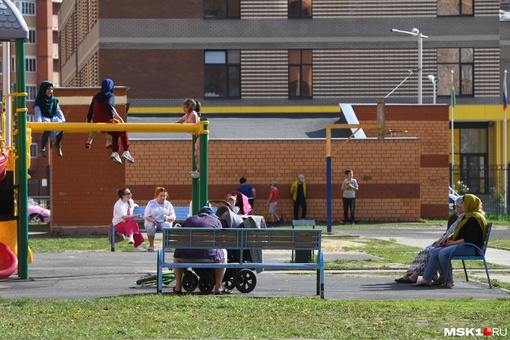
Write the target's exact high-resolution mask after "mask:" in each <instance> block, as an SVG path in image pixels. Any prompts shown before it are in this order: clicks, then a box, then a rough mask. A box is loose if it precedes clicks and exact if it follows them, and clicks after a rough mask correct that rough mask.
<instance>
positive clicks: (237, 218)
mask: <svg viewBox="0 0 510 340" xmlns="http://www.w3.org/2000/svg"><path fill="white" fill-rule="evenodd" d="M239 194H240V195H242V194H241V193H239ZM242 196H244V195H242ZM245 197H246V196H245ZM211 203H220V204H221V206H220V207H218V209H217V210H216V216H218V218H219V219H220V221H221V224H222V226H223V228H265V227H266V225H265V221H264V219H263V218H258V216H242V215H239V214H240V213H241V209H240V210H239V214H236V213H234V212H233V211H232V210H231V209H230V207H229V205H228V202H227V201H225V200H211V201H209V204H211ZM246 203H247V201H246ZM243 208H245V209H248V210H249V211H251V206H250V205H249V203H247V205H244V204H243ZM243 212H244V210H243ZM227 259H228V260H227V261H228V262H232V263H234V262H240V261H241V254H240V252H239V251H238V250H227ZM243 261H244V262H262V250H252V251H245V252H244V254H243ZM261 271H262V269H260V270H257V272H259V273H260V272H261ZM214 282H215V273H214V269H206V268H196V269H188V270H186V271H185V272H184V274H183V278H182V287H183V288H184V289H185V290H186V291H189V292H192V291H194V290H195V289H196V288H197V287H198V288H199V290H200V291H201V292H202V293H204V294H208V293H210V292H211V291H212V290H213V289H214ZM223 285H224V286H225V288H227V289H229V290H233V289H234V288H236V289H237V290H238V291H240V292H241V293H249V292H251V291H252V290H253V289H255V286H256V285H257V277H256V274H255V272H254V271H253V270H250V269H234V268H227V270H226V272H225V275H224V276H223Z"/></svg>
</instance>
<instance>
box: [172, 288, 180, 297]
mask: <svg viewBox="0 0 510 340" xmlns="http://www.w3.org/2000/svg"><path fill="white" fill-rule="evenodd" d="M172 291H173V292H174V294H175V295H182V291H180V290H175V287H174V288H173V289H172Z"/></svg>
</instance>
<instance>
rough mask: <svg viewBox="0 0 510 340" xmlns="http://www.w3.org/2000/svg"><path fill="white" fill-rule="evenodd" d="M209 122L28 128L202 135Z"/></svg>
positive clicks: (30, 124)
mask: <svg viewBox="0 0 510 340" xmlns="http://www.w3.org/2000/svg"><path fill="white" fill-rule="evenodd" d="M206 124H209V122H208V121H202V122H199V123H196V124H190V123H186V124H178V123H168V124H160V123H119V124H112V123H34V122H27V128H30V129H32V132H43V131H51V130H55V131H65V132H90V131H129V132H187V133H201V132H203V131H204V125H206Z"/></svg>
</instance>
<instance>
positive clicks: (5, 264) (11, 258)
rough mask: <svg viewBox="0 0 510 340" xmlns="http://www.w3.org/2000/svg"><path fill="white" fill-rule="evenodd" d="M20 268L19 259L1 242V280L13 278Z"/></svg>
mask: <svg viewBox="0 0 510 340" xmlns="http://www.w3.org/2000/svg"><path fill="white" fill-rule="evenodd" d="M17 267H18V258H17V257H16V254H14V253H13V252H12V251H11V248H10V247H9V246H8V245H7V244H5V243H2V242H0V279H5V278H7V277H9V276H11V275H12V274H13V273H14V272H15V271H16V268H17Z"/></svg>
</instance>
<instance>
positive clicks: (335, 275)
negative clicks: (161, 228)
mask: <svg viewBox="0 0 510 340" xmlns="http://www.w3.org/2000/svg"><path fill="white" fill-rule="evenodd" d="M366 231H367V230H361V229H360V230H345V231H344V232H345V233H347V234H349V235H351V236H352V237H358V236H362V235H361V234H363V233H365V232H366ZM394 232H395V231H394V230H393V231H384V230H378V231H377V232H376V231H375V230H369V234H370V235H366V236H370V237H381V238H395V237H398V238H399V239H398V241H399V242H402V243H406V244H408V243H412V242H415V240H416V239H417V238H420V239H421V241H420V242H421V243H419V244H417V246H420V247H421V246H422V245H426V244H427V242H429V240H430V239H432V238H433V237H432V234H433V232H434V230H433V231H431V232H429V231H425V230H419V231H418V232H417V231H416V230H412V231H407V230H398V235H392V233H394ZM384 233H386V234H387V235H384ZM509 234H510V233H509ZM417 235H421V236H420V237H418V236H417ZM425 236H428V237H425ZM411 240H412V242H411ZM416 242H417V241H416ZM495 256H496V258H497V257H498V255H497V254H495ZM264 257H265V258H266V261H267V260H271V261H272V260H279V261H288V259H289V258H290V254H288V255H287V256H286V255H285V254H282V253H281V252H264ZM367 257H369V256H368V255H364V254H361V255H358V256H355V255H353V254H344V253H327V254H326V258H327V259H332V258H345V259H363V258H367ZM155 271H156V253H135V252H115V253H111V252H106V251H105V252H82V253H59V254H55V253H49V254H35V255H34V262H33V263H32V264H30V265H29V276H30V279H29V280H21V279H18V278H17V277H16V276H15V275H13V276H11V277H10V278H7V279H4V280H0V297H1V298H5V299H18V298H34V299H49V298H51V299H63V300H74V299H95V298H102V297H111V296H121V295H133V294H134V295H138V294H155V291H156V289H155V287H150V288H140V287H137V286H136V284H135V281H136V280H137V279H138V278H140V277H141V276H143V275H144V274H145V273H147V272H155ZM491 275H492V276H493V277H494V275H495V272H494V273H493V272H492V271H491ZM506 276H508V273H507V274H506ZM256 277H257V285H256V287H255V290H253V291H252V292H251V293H249V294H247V295H245V296H250V297H277V296H296V297H302V296H308V297H316V295H315V287H316V286H315V280H316V278H315V275H314V274H313V275H303V274H302V273H294V274H290V273H289V272H277V271H265V272H263V273H260V274H257V275H256ZM395 277H396V275H395V271H392V272H388V271H385V270H371V271H366V272H362V271H328V272H327V273H326V278H325V297H326V299H330V300H407V299H456V298H473V299H481V300H484V299H498V298H510V293H509V292H508V291H506V290H503V289H499V288H494V289H488V285H487V283H484V282H476V281H469V282H466V281H464V280H457V281H456V282H455V287H454V288H453V289H445V288H433V287H426V288H414V287H411V286H409V285H405V284H397V283H395V282H394V281H393V280H394V279H395ZM171 286H173V284H171V285H170V286H165V287H164V288H163V292H164V294H172V293H171V291H172V290H171ZM234 294H238V295H243V294H241V293H239V292H238V291H237V290H234Z"/></svg>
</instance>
